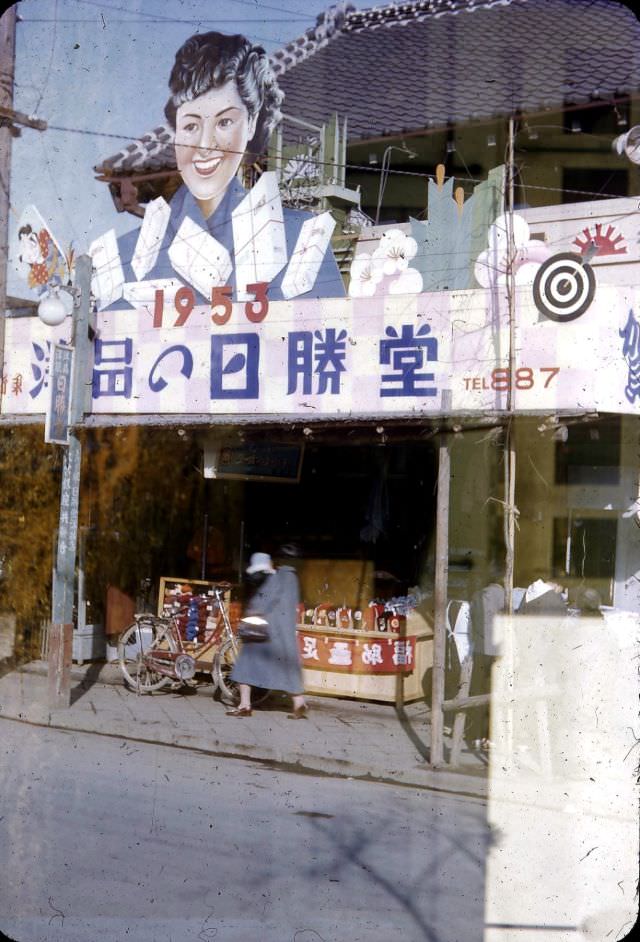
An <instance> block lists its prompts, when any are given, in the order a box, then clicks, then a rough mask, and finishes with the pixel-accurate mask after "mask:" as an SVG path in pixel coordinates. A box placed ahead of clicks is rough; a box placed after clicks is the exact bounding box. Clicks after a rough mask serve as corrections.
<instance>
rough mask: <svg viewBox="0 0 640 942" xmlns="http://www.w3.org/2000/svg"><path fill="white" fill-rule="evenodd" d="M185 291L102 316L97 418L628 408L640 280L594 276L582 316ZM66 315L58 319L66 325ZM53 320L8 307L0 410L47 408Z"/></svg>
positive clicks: (499, 305) (451, 302)
mask: <svg viewBox="0 0 640 942" xmlns="http://www.w3.org/2000/svg"><path fill="white" fill-rule="evenodd" d="M247 292H248V294H249V295H250V297H249V298H248V300H246V301H240V302H234V301H232V299H231V296H230V294H229V292H228V290H227V288H226V287H217V288H213V289H212V291H211V303H210V304H209V305H202V304H196V303H195V296H194V293H193V291H192V290H191V289H190V288H188V287H184V286H183V287H182V288H180V289H178V290H177V291H176V292H175V294H173V295H171V294H167V297H165V294H164V292H163V291H162V290H157V291H156V292H155V296H154V297H152V298H150V299H149V300H148V302H147V303H139V304H138V306H137V307H136V308H134V309H129V310H118V311H102V312H99V314H98V320H97V335H96V338H95V341H94V362H93V370H92V412H93V413H96V414H101V415H105V416H107V415H110V414H111V415H118V414H134V415H136V414H137V415H144V414H147V415H162V414H185V415H187V414H191V415H193V414H200V415H203V416H204V415H213V414H224V415H232V416H239V415H254V416H259V415H278V416H305V417H307V416H308V417H309V418H325V417H340V416H349V417H352V416H358V415H363V416H370V415H375V416H383V415H407V414H414V415H422V414H438V413H443V412H450V411H464V412H484V411H500V410H504V409H506V408H507V406H508V396H509V392H510V391H511V393H512V402H513V405H514V408H515V409H516V411H524V412H534V411H546V410H552V409H558V408H572V409H575V408H584V409H599V410H602V411H611V412H630V413H637V412H638V410H639V408H640V384H639V380H638V372H639V367H638V363H639V362H640V357H639V353H638V349H639V346H640V345H639V343H638V333H639V330H638V318H637V314H636V312H637V311H638V310H640V297H638V296H637V295H640V291H639V290H638V289H636V288H633V287H623V286H614V285H599V286H598V288H597V291H596V296H595V299H594V302H593V303H592V304H591V306H590V307H589V309H588V310H587V311H586V312H585V313H584V314H583V315H581V317H580V318H578V319H575V320H571V321H568V322H562V323H558V322H555V321H553V320H552V319H549V318H545V317H542V316H541V315H540V313H539V311H538V310H537V309H536V307H535V305H534V302H533V299H532V298H531V293H530V292H529V291H527V290H525V289H521V290H517V291H516V294H517V298H516V301H517V304H516V325H515V348H516V349H515V362H514V364H513V366H512V368H510V367H509V355H508V352H509V341H510V336H509V326H508V325H509V308H508V302H507V298H506V294H504V293H500V292H497V293H494V294H489V293H487V292H485V291H484V290H465V291H459V292H435V293H431V294H418V295H401V296H393V297H391V296H388V297H380V298H376V297H374V298H323V299H307V300H292V301H276V302H271V301H270V300H269V298H268V295H267V292H266V290H265V286H264V284H262V283H255V284H251V285H248V286H247ZM63 326H64V325H63ZM62 332H63V328H47V327H46V326H45V325H43V324H42V323H40V321H39V320H38V319H37V318H20V319H19V320H12V319H9V320H8V321H7V341H6V356H7V362H6V363H5V370H4V377H5V378H4V380H3V400H2V408H3V412H4V413H7V414H25V413H31V414H37V413H41V414H42V413H44V412H46V411H47V395H48V389H47V387H46V386H45V381H46V377H47V375H48V371H49V370H50V369H51V356H52V349H53V344H54V343H55V342H58V341H61V340H62V341H64V340H66V338H65V337H64V336H62V335H61V334H62Z"/></svg>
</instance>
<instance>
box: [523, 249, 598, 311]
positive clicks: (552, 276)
mask: <svg viewBox="0 0 640 942" xmlns="http://www.w3.org/2000/svg"><path fill="white" fill-rule="evenodd" d="M595 291H596V276H595V275H594V273H593V268H592V267H591V265H589V264H588V263H587V262H584V261H583V259H582V256H581V255H578V254H576V253H575V252H559V253H558V255H552V256H551V258H548V259H547V260H546V262H543V263H542V265H541V266H540V268H539V269H538V272H537V274H536V277H535V280H534V282H533V300H534V303H535V306H536V307H537V308H538V310H539V311H540V313H541V314H544V315H545V316H546V317H549V318H550V319H551V320H552V321H559V322H560V323H564V322H565V321H574V320H575V319H576V318H577V317H580V316H581V315H582V314H584V312H585V311H586V310H587V308H588V307H589V305H590V304H591V302H592V301H593V296H594V294H595Z"/></svg>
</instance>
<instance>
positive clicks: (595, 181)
mask: <svg viewBox="0 0 640 942" xmlns="http://www.w3.org/2000/svg"><path fill="white" fill-rule="evenodd" d="M628 195H629V171H628V170H608V169H605V168H602V167H564V168H563V170H562V202H563V203H588V202H590V201H591V200H597V199H602V200H605V199H611V198H613V197H618V196H628Z"/></svg>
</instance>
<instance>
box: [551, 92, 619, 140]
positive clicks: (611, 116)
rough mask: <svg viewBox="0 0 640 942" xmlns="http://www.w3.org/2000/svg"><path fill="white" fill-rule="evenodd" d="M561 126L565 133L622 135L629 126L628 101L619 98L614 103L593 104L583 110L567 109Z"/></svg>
mask: <svg viewBox="0 0 640 942" xmlns="http://www.w3.org/2000/svg"><path fill="white" fill-rule="evenodd" d="M563 126H564V130H565V132H566V133H574V132H577V131H582V132H583V133H585V134H611V135H612V136H615V135H616V134H622V132H623V131H624V130H625V129H626V128H628V126H629V99H628V98H620V99H618V100H617V101H616V102H615V103H614V102H602V103H596V102H594V103H593V104H592V105H589V106H587V107H585V108H571V107H567V108H566V109H565V111H564V116H563Z"/></svg>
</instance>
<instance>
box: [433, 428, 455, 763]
mask: <svg viewBox="0 0 640 942" xmlns="http://www.w3.org/2000/svg"><path fill="white" fill-rule="evenodd" d="M450 473H451V455H450V452H449V442H448V440H447V437H446V435H444V434H443V435H442V436H441V438H440V447H439V449H438V496H437V505H436V571H435V586H434V625H433V675H432V676H433V679H432V688H431V751H430V760H431V765H432V766H439V765H442V764H443V762H444V743H443V730H444V714H443V712H442V704H443V702H444V669H445V650H446V643H447V583H448V574H449V487H450Z"/></svg>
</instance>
